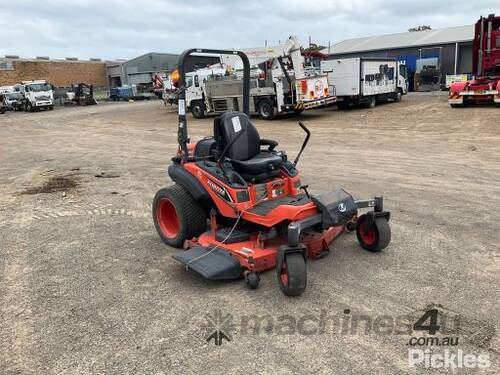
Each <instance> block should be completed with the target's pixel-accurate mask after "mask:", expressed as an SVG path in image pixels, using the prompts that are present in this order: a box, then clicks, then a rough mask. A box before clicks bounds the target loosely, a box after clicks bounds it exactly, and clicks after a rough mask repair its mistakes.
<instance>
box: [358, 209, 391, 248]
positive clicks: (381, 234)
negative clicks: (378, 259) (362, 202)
mask: <svg viewBox="0 0 500 375" xmlns="http://www.w3.org/2000/svg"><path fill="white" fill-rule="evenodd" d="M364 216H365V215H362V216H360V217H359V218H358V224H359V223H360V222H362V221H364V220H365V219H366V218H365V217H364ZM373 225H374V226H375V231H376V232H377V233H376V236H377V241H376V243H375V244H373V245H371V246H365V245H364V244H363V240H362V238H361V236H360V234H359V232H358V230H360V229H359V227H357V228H356V237H357V238H358V242H359V244H360V245H361V247H362V248H363V249H365V250H367V251H370V252H372V253H378V252H379V251H382V250H383V249H385V248H386V247H387V246H388V245H389V243H390V242H391V227H390V225H389V222H388V221H387V219H385V218H383V217H378V218H375V220H374V222H373Z"/></svg>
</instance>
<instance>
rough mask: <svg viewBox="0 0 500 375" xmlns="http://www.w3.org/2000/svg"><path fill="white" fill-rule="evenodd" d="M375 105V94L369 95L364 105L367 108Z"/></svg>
mask: <svg viewBox="0 0 500 375" xmlns="http://www.w3.org/2000/svg"><path fill="white" fill-rule="evenodd" d="M376 105H377V99H376V98H375V96H370V98H369V99H368V103H367V104H366V106H367V107H368V108H375V106H376Z"/></svg>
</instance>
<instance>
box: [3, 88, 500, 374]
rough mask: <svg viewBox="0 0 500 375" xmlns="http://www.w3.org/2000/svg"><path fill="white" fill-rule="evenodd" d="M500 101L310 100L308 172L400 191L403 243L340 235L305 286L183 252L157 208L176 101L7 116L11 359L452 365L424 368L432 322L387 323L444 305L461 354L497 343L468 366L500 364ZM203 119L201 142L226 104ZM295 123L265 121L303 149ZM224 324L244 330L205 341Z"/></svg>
mask: <svg viewBox="0 0 500 375" xmlns="http://www.w3.org/2000/svg"><path fill="white" fill-rule="evenodd" d="M499 112H500V110H499V109H498V108H494V107H488V108H486V107H485V108H465V109H456V110H452V109H450V108H449V107H448V106H447V103H446V98H445V96H441V95H438V96H435V95H409V96H407V97H405V98H404V99H403V101H402V102H401V103H391V104H386V105H380V106H377V107H375V108H374V109H359V110H352V111H338V110H336V109H332V108H329V109H323V110H315V111H308V112H305V113H304V114H303V115H302V119H303V121H304V122H305V123H306V124H307V125H308V126H309V127H310V129H311V130H312V132H313V135H312V138H311V143H310V146H309V147H308V149H307V150H306V151H305V154H304V155H303V158H302V160H301V162H300V169H301V173H302V176H303V177H302V179H303V182H304V183H309V185H310V191H311V192H313V193H314V192H320V191H324V190H331V189H333V188H335V187H336V186H343V187H344V188H345V189H346V190H348V191H350V192H351V193H352V194H353V195H355V196H356V197H360V198H361V197H370V196H373V195H374V194H382V195H384V197H385V202H386V207H387V208H388V209H390V210H391V211H392V219H391V226H392V232H393V240H392V243H391V244H390V245H389V247H388V248H387V249H386V250H385V251H384V252H382V253H380V254H371V253H367V252H364V251H362V250H361V249H360V248H359V246H358V244H357V242H356V239H355V236H353V235H352V234H345V235H342V236H341V237H340V238H339V239H338V240H336V241H335V242H334V243H333V245H332V251H331V254H330V256H329V257H327V258H324V259H321V260H318V261H311V262H309V263H308V286H307V290H306V292H305V293H304V294H303V295H302V296H301V297H299V298H287V297H285V296H284V295H282V293H281V292H280V291H279V288H278V286H277V281H276V276H275V274H274V272H267V273H264V274H263V275H262V281H261V284H260V287H259V289H257V290H249V289H247V288H246V287H245V285H244V283H243V282H241V281H239V282H231V283H214V282H204V281H203V280H202V279H200V278H199V277H198V276H197V275H194V274H193V273H191V272H188V271H186V270H185V269H184V268H183V267H181V266H180V265H179V264H178V263H176V262H175V261H174V260H173V259H172V257H171V255H172V254H174V253H175V251H179V250H174V249H171V248H168V247H167V246H165V245H164V244H163V243H162V242H161V241H160V239H159V237H158V235H157V234H156V232H155V230H154V227H153V223H152V219H151V213H150V210H151V201H152V198H153V196H154V194H155V192H156V190H157V189H159V188H161V187H163V186H165V185H168V184H170V183H171V182H170V181H169V179H168V177H167V176H166V174H165V171H166V167H167V165H168V163H169V159H170V157H171V155H172V154H173V152H174V150H175V147H176V114H175V112H174V110H173V109H170V108H167V109H165V108H164V107H163V104H162V103H161V102H160V101H152V102H137V103H115V104H102V105H99V106H94V107H83V108H57V109H56V110H54V111H50V112H42V113H7V114H5V115H0V234H1V236H0V241H1V242H0V252H1V253H0V270H1V273H0V314H1V315H0V373H1V374H45V373H47V374H80V373H81V374H87V373H112V374H129V373H130V374H175V373H179V374H189V373H201V372H202V371H203V372H205V373H224V374H244V373H245V374H246V373H262V374H271V373H272V374H298V373H310V374H322V373H325V374H327V373H328V374H330V373H335V374H350V373H355V374H362V373H370V374H406V373H410V374H414V373H418V374H420V373H444V372H445V370H443V369H434V370H430V369H425V368H424V367H422V366H418V367H410V366H409V364H408V350H409V349H412V347H411V346H409V345H408V341H409V339H410V337H412V336H415V335H417V336H421V335H422V333H418V332H414V333H413V334H411V332H406V331H400V330H397V329H392V328H391V324H389V328H388V329H380V324H379V323H380V321H381V320H382V319H385V320H388V321H389V323H390V322H394V321H399V320H401V319H403V320H404V319H406V320H405V321H406V324H408V323H409V322H411V323H413V322H415V321H416V320H417V318H419V317H420V316H421V315H422V314H423V313H424V311H426V310H427V309H429V308H436V309H437V310H438V311H439V317H440V320H439V322H440V324H441V325H442V327H441V329H440V330H439V331H438V334H437V336H436V337H438V338H440V339H442V338H445V337H458V339H459V343H458V346H455V347H451V348H450V350H451V351H452V352H454V353H455V352H457V350H462V351H463V352H464V353H472V354H484V355H489V360H490V362H491V365H490V367H489V368H486V369H482V370H477V369H462V370H456V371H457V373H477V372H484V373H491V374H493V373H498V372H497V369H498V353H499V350H500V339H499V335H498V332H497V330H498V322H499V318H500V312H499V310H498V301H500V296H499V290H500V288H499V280H500V253H499V244H500V224H499V222H500V221H499V216H498V209H497V207H498V206H500V147H499V146H500V137H499V136H500V124H499V120H498V119H499V116H498V115H499ZM189 119H190V135H191V138H192V139H193V140H195V139H198V138H201V137H202V136H205V135H208V134H210V133H211V131H212V130H211V129H212V125H211V123H212V121H213V120H212V119H210V118H209V119H204V120H194V119H191V117H189ZM296 121H297V118H296V117H284V118H279V119H277V120H275V121H272V122H264V121H260V120H255V123H256V125H257V127H258V128H259V131H260V132H261V135H262V136H263V137H265V138H272V139H276V140H278V141H279V142H280V146H279V147H280V148H281V149H285V150H287V151H288V154H289V155H291V156H294V155H295V153H296V152H297V150H298V148H299V146H300V143H301V141H302V139H303V133H302V131H301V130H300V128H299V127H298V126H297V125H296ZM219 311H220V314H221V316H222V318H223V319H218V318H217V316H218V313H219ZM457 317H458V318H457ZM259 319H260V320H261V323H262V324H261V326H260V329H258V330H254V329H252V328H253V327H255V325H252V324H253V323H255V322H256V321H257V320H259ZM444 319H447V320H446V321H445V320H444ZM455 319H459V320H455ZM214 320H215V323H214ZM355 321H357V322H360V324H359V325H358V329H355V328H356V324H353V322H355ZM367 321H370V324H366V322H367ZM456 322H459V323H456ZM444 323H446V324H444ZM214 324H215V325H220V326H221V327H222V330H223V332H225V333H227V334H228V335H229V337H230V338H231V341H230V342H227V341H223V343H222V345H220V346H216V345H215V344H214V342H213V341H210V342H207V341H206V340H205V339H206V337H207V336H208V334H209V333H210V332H211V331H213V329H214V328H213V325H214ZM257 326H258V325H257ZM398 326H399V325H398ZM257 328H259V327H257ZM418 349H426V347H425V346H423V347H418ZM429 349H430V350H431V352H432V353H443V352H444V350H445V348H443V347H430V348H429Z"/></svg>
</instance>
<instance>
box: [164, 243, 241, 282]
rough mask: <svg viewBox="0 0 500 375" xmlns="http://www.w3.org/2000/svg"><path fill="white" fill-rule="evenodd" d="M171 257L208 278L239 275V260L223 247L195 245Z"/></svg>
mask: <svg viewBox="0 0 500 375" xmlns="http://www.w3.org/2000/svg"><path fill="white" fill-rule="evenodd" d="M173 258H174V259H175V260H177V261H179V262H181V263H182V264H184V265H186V266H188V267H189V268H191V269H192V270H193V271H196V272H197V273H199V274H200V275H201V276H203V277H204V278H206V279H210V280H235V279H239V278H240V277H241V266H240V262H238V260H237V259H236V258H234V257H232V256H231V255H230V254H228V253H227V252H226V251H225V250H223V249H215V250H212V249H211V248H207V247H203V246H195V247H193V248H191V249H189V250H186V251H183V252H180V253H179V254H176V255H174V256H173Z"/></svg>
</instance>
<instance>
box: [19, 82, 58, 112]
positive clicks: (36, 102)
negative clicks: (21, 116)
mask: <svg viewBox="0 0 500 375" xmlns="http://www.w3.org/2000/svg"><path fill="white" fill-rule="evenodd" d="M14 89H15V90H16V91H18V92H20V93H21V94H22V95H23V98H24V99H23V106H24V109H25V110H26V111H28V112H33V111H35V110H37V109H54V93H53V91H52V85H50V84H49V83H48V82H47V81H45V80H36V81H22V83H21V84H20V85H15V86H14Z"/></svg>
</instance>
